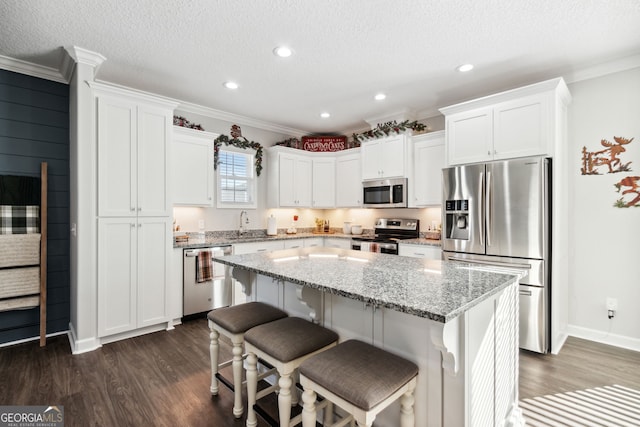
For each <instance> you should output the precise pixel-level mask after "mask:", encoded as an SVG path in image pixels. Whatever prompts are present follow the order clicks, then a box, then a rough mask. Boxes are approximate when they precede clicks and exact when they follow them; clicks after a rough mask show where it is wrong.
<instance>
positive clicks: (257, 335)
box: [244, 317, 338, 427]
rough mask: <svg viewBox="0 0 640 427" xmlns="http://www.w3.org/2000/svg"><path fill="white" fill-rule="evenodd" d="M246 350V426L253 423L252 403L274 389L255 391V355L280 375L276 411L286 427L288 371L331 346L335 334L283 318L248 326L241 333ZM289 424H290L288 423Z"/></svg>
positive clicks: (251, 426)
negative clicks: (250, 327)
mask: <svg viewBox="0 0 640 427" xmlns="http://www.w3.org/2000/svg"><path fill="white" fill-rule="evenodd" d="M244 338H245V346H246V349H247V353H248V356H247V400H248V402H247V426H248V427H253V426H255V425H257V419H256V416H255V411H254V409H253V405H254V404H255V402H256V400H257V399H259V398H260V397H262V396H264V395H266V394H267V393H268V392H270V391H272V389H274V388H273V387H270V388H269V389H267V391H266V392H265V391H261V392H260V394H258V393H257V376H256V375H257V371H256V362H257V358H258V357H259V358H260V359H263V360H264V361H265V362H267V363H269V364H270V365H272V366H273V367H275V368H276V369H277V371H278V374H279V376H280V378H279V380H278V386H279V389H280V392H279V394H278V413H279V417H280V425H281V426H286V427H289V423H290V418H291V405H292V403H295V402H296V401H297V399H292V396H291V395H292V393H291V386H292V384H293V381H292V378H291V376H292V374H293V372H294V370H295V369H297V368H298V366H300V364H301V363H302V362H304V361H305V360H306V359H308V358H309V357H312V356H313V355H314V354H318V353H321V352H322V351H325V350H326V349H328V348H331V347H333V346H335V345H336V344H337V342H338V334H336V333H335V332H333V331H331V330H330V329H327V328H324V327H322V326H319V325H316V324H314V323H311V322H309V321H307V320H304V319H301V318H298V317H287V318H284V319H280V320H276V321H274V322H270V323H265V324H263V325H260V326H256V327H255V328H252V329H250V330H249V331H248V332H247V333H246V334H245V336H244ZM292 424H293V423H292Z"/></svg>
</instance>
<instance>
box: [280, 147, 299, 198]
mask: <svg viewBox="0 0 640 427" xmlns="http://www.w3.org/2000/svg"><path fill="white" fill-rule="evenodd" d="M295 164H296V157H295V156H291V155H288V154H280V155H279V156H278V168H279V176H278V188H279V193H280V200H279V206H281V207H295V206H296V201H297V200H296V191H295V189H296V179H295V174H296V169H295Z"/></svg>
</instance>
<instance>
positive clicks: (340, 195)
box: [336, 149, 362, 208]
mask: <svg viewBox="0 0 640 427" xmlns="http://www.w3.org/2000/svg"><path fill="white" fill-rule="evenodd" d="M343 153H344V154H343ZM360 162H361V157H360V150H358V149H353V150H348V151H343V152H340V153H339V154H338V155H337V157H336V207H339V208H352V207H361V206H362V171H361V164H360Z"/></svg>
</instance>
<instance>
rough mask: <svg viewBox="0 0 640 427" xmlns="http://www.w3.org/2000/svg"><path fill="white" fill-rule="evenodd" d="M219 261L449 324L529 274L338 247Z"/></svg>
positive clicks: (234, 256) (284, 251) (295, 250)
mask: <svg viewBox="0 0 640 427" xmlns="http://www.w3.org/2000/svg"><path fill="white" fill-rule="evenodd" d="M215 261H216V262H219V263H222V264H227V265H230V266H233V267H240V268H243V269H246V270H249V271H253V272H255V273H259V274H263V275H265V276H269V277H273V278H276V279H281V280H284V281H287V282H292V283H296V284H300V285H304V286H309V287H311V288H315V289H319V290H321V291H324V292H329V293H333V294H337V295H341V296H344V297H347V298H352V299H356V300H360V301H364V302H367V303H371V304H374V305H377V306H383V307H386V308H390V309H393V310H397V311H401V312H404V313H409V314H413V315H416V316H419V317H424V318H428V319H431V320H435V321H437V322H441V323H446V322H448V321H450V320H452V319H454V318H456V317H457V316H459V315H460V314H461V313H463V312H465V311H467V310H469V309H470V308H471V307H473V306H475V305H477V304H478V303H480V302H481V301H483V300H485V299H487V298H489V297H490V296H491V295H494V294H496V293H498V292H500V291H501V290H502V289H504V288H505V287H507V286H509V285H511V284H513V283H514V282H516V281H518V280H519V279H520V277H522V276H524V275H525V274H526V271H524V270H512V269H499V268H497V267H486V266H479V265H477V264H468V263H462V262H456V261H440V260H425V259H420V258H408V257H399V256H396V255H388V254H378V253H371V252H361V251H352V250H347V249H338V248H320V247H315V248H301V249H286V250H281V251H274V252H268V253H257V254H246V255H232V256H226V257H221V258H215Z"/></svg>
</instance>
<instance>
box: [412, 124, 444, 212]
mask: <svg viewBox="0 0 640 427" xmlns="http://www.w3.org/2000/svg"><path fill="white" fill-rule="evenodd" d="M412 143H413V180H412V185H410V186H409V192H410V195H409V207H421V206H435V205H441V204H442V168H444V167H445V135H444V131H438V132H431V133H426V134H422V135H418V136H414V137H413V138H412Z"/></svg>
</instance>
